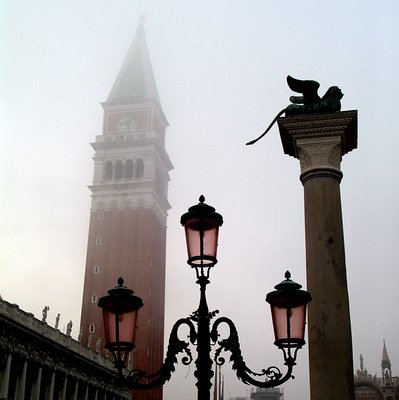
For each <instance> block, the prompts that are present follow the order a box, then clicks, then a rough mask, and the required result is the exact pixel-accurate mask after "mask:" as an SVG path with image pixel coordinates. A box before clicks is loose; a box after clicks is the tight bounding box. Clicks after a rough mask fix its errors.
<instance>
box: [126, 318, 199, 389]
mask: <svg viewBox="0 0 399 400" xmlns="http://www.w3.org/2000/svg"><path fill="white" fill-rule="evenodd" d="M182 325H187V326H188V327H189V330H190V333H189V336H188V337H189V340H190V343H191V344H193V343H194V342H195V340H196V338H197V332H196V330H195V326H194V324H193V323H192V321H190V319H189V318H181V319H179V320H178V321H177V322H176V323H175V324H174V325H173V328H172V331H171V333H170V336H169V344H168V350H167V352H166V357H165V360H164V362H163V364H162V367H161V368H160V369H159V371H157V372H155V373H153V374H150V375H147V372H146V371H141V370H138V369H133V370H132V371H130V373H129V376H128V377H127V378H125V384H126V385H127V386H128V387H129V388H130V389H139V390H149V389H153V388H155V387H158V386H162V385H164V384H165V382H167V381H169V380H170V378H171V376H172V373H173V372H174V371H175V364H177V362H178V360H177V355H178V354H180V353H185V354H186V355H185V356H184V357H183V358H182V359H181V362H182V363H183V364H184V365H189V364H190V363H191V362H192V360H193V356H192V354H191V351H190V349H189V344H190V343H188V342H185V341H184V340H180V339H179V336H178V330H179V328H180V327H181V326H182Z"/></svg>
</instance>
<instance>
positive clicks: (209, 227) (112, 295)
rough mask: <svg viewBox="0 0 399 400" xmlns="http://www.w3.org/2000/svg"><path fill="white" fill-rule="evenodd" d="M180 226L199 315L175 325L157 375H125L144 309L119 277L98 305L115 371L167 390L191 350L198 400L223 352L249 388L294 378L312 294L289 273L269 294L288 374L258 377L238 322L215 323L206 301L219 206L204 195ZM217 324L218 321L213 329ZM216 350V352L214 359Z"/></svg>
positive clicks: (203, 398)
mask: <svg viewBox="0 0 399 400" xmlns="http://www.w3.org/2000/svg"><path fill="white" fill-rule="evenodd" d="M180 222H181V224H182V225H183V226H184V228H185V234H186V243H187V252H188V261H187V263H188V264H189V265H190V266H191V267H193V268H195V270H196V274H197V283H198V284H199V286H200V301H199V306H198V309H197V310H196V311H194V312H193V313H192V314H191V315H190V316H188V317H186V318H180V319H179V320H178V321H177V322H176V323H175V324H174V326H173V328H172V331H171V333H170V337H169V344H168V349H167V352H166V357H165V360H164V363H163V365H162V366H161V367H160V369H159V370H158V371H157V372H155V373H152V374H147V372H145V371H140V370H138V369H137V368H134V369H133V370H132V371H126V361H127V356H128V353H129V352H130V351H131V350H133V349H134V347H135V333H136V320H137V314H138V312H139V309H140V308H141V307H142V306H143V302H142V300H141V299H140V298H139V297H137V296H135V295H134V294H133V293H134V292H133V290H131V289H129V288H127V287H126V286H124V281H123V279H122V278H119V279H118V285H117V286H115V287H114V288H113V289H110V290H109V291H108V295H107V296H104V297H102V298H100V300H99V302H98V305H99V307H101V308H102V310H103V317H104V327H105V342H106V344H105V348H106V349H108V350H109V351H111V352H112V353H113V357H114V363H115V366H116V368H117V370H118V373H119V376H120V378H121V379H123V382H124V384H125V385H127V386H129V387H130V388H132V389H143V390H148V389H152V388H154V387H157V386H162V385H164V384H165V382H166V381H168V380H169V379H170V378H171V375H172V373H173V372H174V371H175V364H176V363H177V362H178V358H177V356H178V355H181V354H183V356H181V362H182V364H184V365H189V364H191V362H192V361H193V355H192V353H191V350H190V345H191V346H194V347H195V348H196V351H197V358H196V360H195V365H196V371H195V372H194V375H195V377H196V378H197V383H196V386H197V388H198V400H210V389H211V386H212V383H211V380H212V377H213V375H214V373H213V369H212V365H213V363H216V364H217V365H223V364H224V363H225V360H226V358H225V357H224V356H223V353H224V352H229V353H231V355H230V357H229V360H230V361H231V362H232V368H233V370H234V371H235V372H236V375H237V377H238V378H239V379H240V380H241V381H242V382H244V383H246V384H251V385H253V386H256V387H261V388H270V387H274V386H278V385H281V384H282V383H284V382H286V381H287V380H288V379H290V378H293V375H292V371H293V367H294V366H295V365H296V354H297V351H298V350H299V349H300V348H301V347H302V346H303V345H304V344H305V341H304V333H305V316H306V305H307V303H308V302H309V301H310V300H311V296H310V294H309V293H308V292H307V291H305V290H301V287H302V286H301V285H300V284H298V283H296V282H294V281H293V280H291V273H290V272H289V271H287V272H286V273H285V280H283V281H282V282H281V283H279V284H278V285H276V286H275V289H276V290H274V291H272V292H270V293H268V294H267V296H266V301H267V302H268V303H269V304H270V308H271V313H272V320H273V329H274V334H275V342H274V344H275V345H276V346H277V347H278V348H279V349H281V350H282V351H283V355H284V364H285V365H286V367H287V371H286V373H285V374H283V373H282V372H281V371H280V369H279V368H277V367H275V366H272V367H268V368H265V369H263V370H262V372H253V371H252V370H251V369H249V368H248V367H247V365H246V363H245V361H244V359H243V356H242V353H241V348H240V342H239V339H238V332H237V329H236V327H235V325H234V323H233V321H232V320H231V319H229V318H227V317H217V318H216V316H217V314H218V312H216V311H214V312H209V308H208V304H207V299H206V287H207V284H208V283H209V273H210V269H211V267H213V266H214V265H215V264H216V263H217V258H216V250H217V241H218V233H219V227H220V226H221V225H222V224H223V217H222V216H221V215H220V214H219V213H217V212H216V210H215V208H214V207H212V206H210V205H208V204H206V203H205V197H204V196H203V195H201V196H200V197H199V203H198V204H196V205H194V206H192V207H190V208H189V209H188V212H186V213H185V214H183V215H182V217H181V219H180ZM215 318H216V319H215ZM213 319H215V321H214V322H213V324H212V326H211V321H212V320H213ZM182 325H186V327H188V329H189V335H188V336H187V337H188V341H184V340H181V339H180V338H179V334H178V331H179V328H180V327H181V326H182ZM220 325H225V326H227V328H228V333H227V334H226V329H222V330H221V331H219V326H220ZM225 335H226V336H227V337H225ZM213 346H216V347H215V351H214V356H213V360H212V358H211V347H213ZM259 377H263V380H259Z"/></svg>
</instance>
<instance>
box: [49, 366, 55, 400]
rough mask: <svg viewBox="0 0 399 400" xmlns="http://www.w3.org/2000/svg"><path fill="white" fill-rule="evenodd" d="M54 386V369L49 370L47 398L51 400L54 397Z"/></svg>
mask: <svg viewBox="0 0 399 400" xmlns="http://www.w3.org/2000/svg"><path fill="white" fill-rule="evenodd" d="M54 386H55V371H51V379H50V386H49V387H48V392H47V399H48V400H53V397H54Z"/></svg>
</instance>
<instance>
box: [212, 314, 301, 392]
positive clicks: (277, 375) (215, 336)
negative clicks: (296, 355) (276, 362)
mask: <svg viewBox="0 0 399 400" xmlns="http://www.w3.org/2000/svg"><path fill="white" fill-rule="evenodd" d="M222 323H225V324H227V325H228V327H229V329H230V334H229V336H228V337H227V338H226V339H222V340H219V336H220V334H219V333H218V327H219V325H220V324H222ZM211 338H212V340H213V342H214V343H216V342H217V343H218V344H219V346H220V347H218V348H217V350H216V352H215V357H214V360H215V362H216V364H218V365H223V364H224V363H225V361H226V360H225V358H224V357H222V356H221V355H220V353H221V352H222V351H229V352H230V353H231V356H230V361H232V363H233V366H232V368H233V370H234V371H235V373H236V375H237V377H238V379H240V380H241V381H242V382H244V383H245V384H247V385H248V384H250V385H253V386H256V387H260V388H270V387H274V386H278V385H281V384H282V383H284V382H286V381H287V380H288V379H290V378H294V376H293V375H292V370H293V367H294V365H296V363H295V360H294V359H293V358H292V357H291V356H290V357H287V358H285V363H284V364H285V365H286V366H287V372H286V373H285V375H283V373H282V372H281V371H280V370H279V368H277V367H274V366H272V367H268V368H267V369H263V370H262V372H261V373H257V372H253V371H251V370H250V369H249V368H248V367H247V365H246V363H245V361H244V359H243V357H242V353H241V348H240V342H239V339H238V332H237V328H236V327H235V325H234V323H233V321H232V320H231V319H229V318H226V317H220V318H218V319H217V320H216V321H215V322H214V323H213V326H212V330H211ZM254 376H264V377H265V380H264V381H259V380H257V379H255V378H254Z"/></svg>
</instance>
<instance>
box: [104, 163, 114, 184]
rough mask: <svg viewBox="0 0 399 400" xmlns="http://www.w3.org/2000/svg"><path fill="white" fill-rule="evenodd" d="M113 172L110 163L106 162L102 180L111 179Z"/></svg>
mask: <svg viewBox="0 0 399 400" xmlns="http://www.w3.org/2000/svg"><path fill="white" fill-rule="evenodd" d="M113 172H114V167H113V165H112V161H107V162H106V163H105V167H104V179H105V180H106V181H109V180H110V179H112V175H113Z"/></svg>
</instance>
